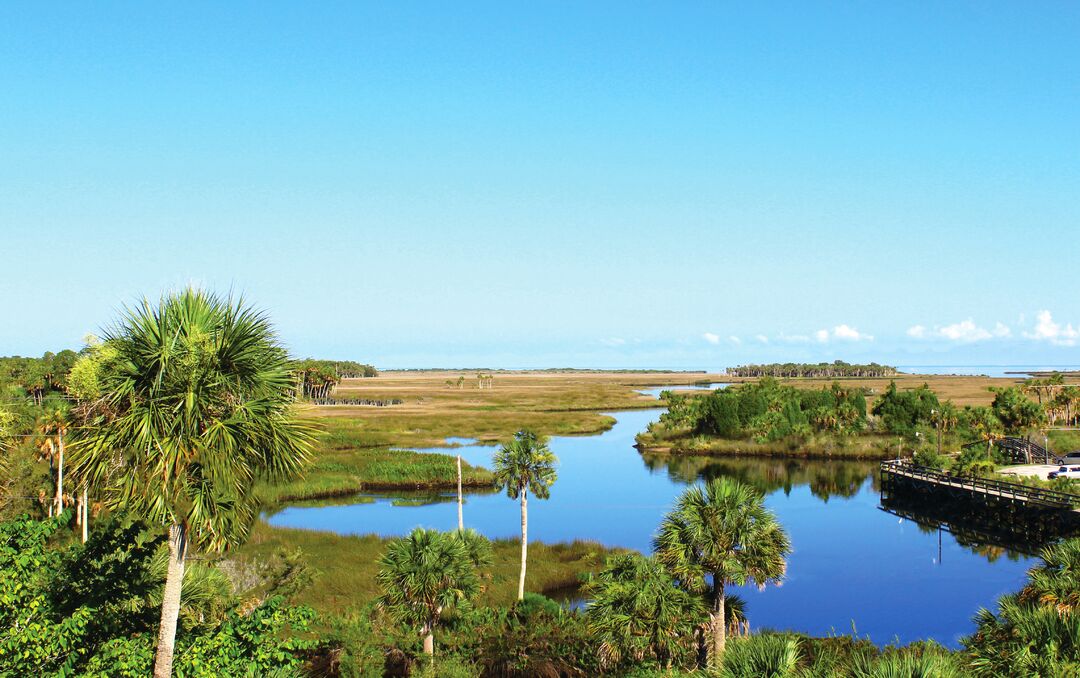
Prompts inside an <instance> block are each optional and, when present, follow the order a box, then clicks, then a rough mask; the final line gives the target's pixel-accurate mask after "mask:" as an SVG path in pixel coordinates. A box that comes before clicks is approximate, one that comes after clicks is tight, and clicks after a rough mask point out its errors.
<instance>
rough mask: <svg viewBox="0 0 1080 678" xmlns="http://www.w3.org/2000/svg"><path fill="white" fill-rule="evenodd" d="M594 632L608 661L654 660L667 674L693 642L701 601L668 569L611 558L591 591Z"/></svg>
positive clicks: (635, 558)
mask: <svg viewBox="0 0 1080 678" xmlns="http://www.w3.org/2000/svg"><path fill="white" fill-rule="evenodd" d="M585 592H586V593H587V594H588V595H589V596H590V597H591V598H592V601H591V602H590V603H589V606H588V607H587V608H586V609H585V618H586V621H587V623H588V627H589V632H590V633H591V634H593V635H594V636H595V637H596V638H597V639H598V640H599V641H600V655H601V657H602V658H603V659H604V661H605V662H607V663H609V664H617V663H618V662H620V661H621V660H622V659H624V658H629V659H632V660H633V661H635V662H641V661H642V660H643V659H644V658H645V657H647V656H648V657H651V658H652V659H654V660H655V661H656V663H657V664H658V665H659V666H661V667H663V668H665V669H667V668H670V667H671V662H672V659H673V658H674V657H675V656H676V654H677V653H678V651H679V650H680V648H686V647H687V646H688V645H689V641H692V639H693V636H694V631H695V627H696V623H695V620H697V619H699V618H701V617H702V616H703V615H704V613H705V608H704V606H703V605H702V603H701V599H700V597H698V596H695V595H693V594H691V593H689V592H687V591H684V590H682V589H680V588H678V587H677V586H676V584H675V581H674V580H673V579H672V578H671V575H670V574H668V572H667V570H666V569H665V568H664V566H663V564H661V563H660V561H658V560H656V559H655V558H646V557H643V556H640V555H638V554H627V555H619V556H615V557H614V558H611V559H610V560H608V562H607V566H606V567H605V568H604V569H603V570H601V571H600V572H599V573H598V574H597V575H596V576H595V577H594V578H592V579H591V580H590V581H589V582H588V583H587V584H586V586H585Z"/></svg>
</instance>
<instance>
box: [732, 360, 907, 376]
mask: <svg viewBox="0 0 1080 678" xmlns="http://www.w3.org/2000/svg"><path fill="white" fill-rule="evenodd" d="M726 372H727V374H728V375H730V376H733V377H776V378H793V377H809V378H813V379H835V378H838V377H892V376H895V375H896V374H897V370H896V368H895V367H891V366H889V365H878V364H877V363H870V364H868V365H852V364H850V363H846V362H844V361H843V360H836V361H833V362H831V363H816V364H815V363H770V364H767V365H740V366H739V367H729V368H727V370H726Z"/></svg>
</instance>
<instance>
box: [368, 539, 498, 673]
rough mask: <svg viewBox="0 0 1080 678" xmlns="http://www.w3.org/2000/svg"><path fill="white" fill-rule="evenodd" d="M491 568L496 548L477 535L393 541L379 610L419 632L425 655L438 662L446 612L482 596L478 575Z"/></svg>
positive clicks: (384, 563) (384, 559)
mask: <svg viewBox="0 0 1080 678" xmlns="http://www.w3.org/2000/svg"><path fill="white" fill-rule="evenodd" d="M490 562H491V545H490V544H489V543H488V541H487V540H486V539H484V538H483V537H480V536H479V535H477V534H476V533H474V532H472V531H471V530H469V531H465V532H439V531H438V530H426V529H424V528H420V527H418V528H416V529H415V530H413V531H412V532H411V533H410V534H409V536H407V537H402V538H401V539H395V540H393V541H391V542H390V543H389V544H388V545H387V547H386V551H384V552H383V554H382V555H381V556H380V557H379V572H378V574H376V575H375V578H376V580H377V581H378V582H379V586H380V587H381V588H382V592H383V593H382V596H381V597H380V598H379V604H380V605H382V606H384V607H386V608H388V609H389V610H390V611H391V612H392V613H393V614H395V615H396V616H397V617H398V618H399V619H400V620H401V621H402V622H404V623H406V624H409V625H410V626H413V627H414V628H417V629H418V630H419V633H420V637H421V638H422V639H423V643H424V652H425V653H427V655H428V656H429V657H431V658H432V659H434V656H435V627H436V626H438V624H439V620H440V619H441V618H442V614H443V612H444V611H445V610H446V609H447V608H448V607H450V606H452V605H456V606H458V607H459V608H460V607H463V606H468V605H469V603H470V602H471V601H472V599H473V598H475V597H476V596H477V594H479V593H480V590H481V587H480V577H479V575H478V573H477V569H478V568H479V567H482V566H486V565H488V564H490Z"/></svg>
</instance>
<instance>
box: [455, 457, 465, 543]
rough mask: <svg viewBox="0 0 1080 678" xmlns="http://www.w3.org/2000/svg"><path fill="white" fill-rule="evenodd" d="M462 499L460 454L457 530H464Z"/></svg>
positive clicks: (458, 465)
mask: <svg viewBox="0 0 1080 678" xmlns="http://www.w3.org/2000/svg"><path fill="white" fill-rule="evenodd" d="M463 503H464V498H463V497H462V496H461V452H458V455H457V529H458V530H464V529H465V515H464V513H463V512H462V504H463Z"/></svg>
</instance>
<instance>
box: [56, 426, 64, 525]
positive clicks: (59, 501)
mask: <svg viewBox="0 0 1080 678" xmlns="http://www.w3.org/2000/svg"><path fill="white" fill-rule="evenodd" d="M56 439H57V442H58V443H59V444H60V445H59V449H60V453H59V454H60V456H59V460H58V463H57V464H56V515H60V514H61V513H62V512H63V511H64V434H63V433H61V434H59V435H57V436H56Z"/></svg>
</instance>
